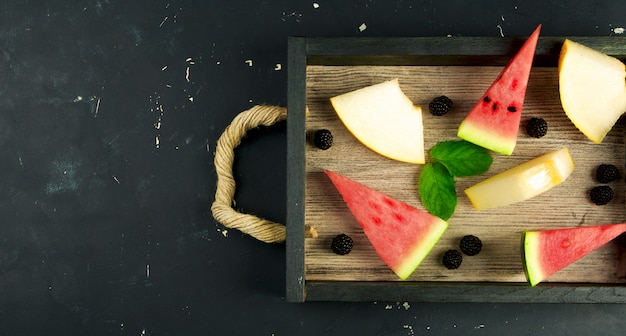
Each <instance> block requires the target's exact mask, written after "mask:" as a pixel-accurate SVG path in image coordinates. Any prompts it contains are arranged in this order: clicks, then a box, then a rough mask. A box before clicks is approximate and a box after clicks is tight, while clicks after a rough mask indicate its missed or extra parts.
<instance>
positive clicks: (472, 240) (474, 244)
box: [459, 235, 483, 256]
mask: <svg viewBox="0 0 626 336" xmlns="http://www.w3.org/2000/svg"><path fill="white" fill-rule="evenodd" d="M459 247H460V248H461V251H462V252H463V253H465V254H467V255H468V256H474V255H477V254H478V253H480V250H481V249H482V248H483V242H482V241H480V238H478V237H476V236H473V235H466V236H463V238H461V242H460V243H459Z"/></svg>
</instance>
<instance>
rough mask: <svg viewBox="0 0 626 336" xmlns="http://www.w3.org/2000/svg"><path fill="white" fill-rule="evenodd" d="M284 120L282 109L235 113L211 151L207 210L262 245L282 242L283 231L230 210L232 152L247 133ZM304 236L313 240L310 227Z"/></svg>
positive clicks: (256, 108)
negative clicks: (211, 194) (213, 178)
mask: <svg viewBox="0 0 626 336" xmlns="http://www.w3.org/2000/svg"><path fill="white" fill-rule="evenodd" d="M285 119H287V109H286V108H284V107H280V106H269V105H257V106H254V107H252V108H251V109H249V110H246V111H243V112H241V113H239V114H238V115H237V116H236V117H235V118H234V119H233V120H232V122H231V123H230V125H228V126H227V127H226V129H225V130H224V132H223V133H222V135H221V136H220V137H219V139H218V140H217V147H216V149H215V161H214V163H215V171H216V173H217V186H216V191H215V201H214V202H213V205H212V206H211V211H212V212H213V217H214V218H215V219H216V220H217V221H218V222H220V223H222V224H223V225H224V226H226V227H228V228H232V229H237V230H239V231H241V232H243V233H245V234H249V235H251V236H252V237H254V238H256V239H258V240H260V241H263V242H266V243H283V242H285V238H286V227H285V226H284V225H282V224H278V223H275V222H272V221H270V220H266V219H263V218H259V217H257V216H254V215H250V214H244V213H240V212H237V211H236V210H235V209H234V208H233V204H234V197H235V188H236V185H235V178H234V177H233V162H234V160H235V148H236V147H237V146H239V144H240V143H241V140H242V139H243V137H244V136H245V135H246V133H247V132H248V131H249V130H251V129H254V128H257V127H260V126H271V125H274V124H275V123H277V122H279V121H283V120H285ZM305 234H306V235H307V236H309V237H316V236H317V233H316V232H315V229H313V228H312V227H307V228H306V229H305Z"/></svg>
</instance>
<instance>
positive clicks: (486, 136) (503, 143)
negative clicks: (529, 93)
mask: <svg viewBox="0 0 626 336" xmlns="http://www.w3.org/2000/svg"><path fill="white" fill-rule="evenodd" d="M540 30H541V25H539V26H537V28H536V29H535V31H533V33H532V34H531V35H530V37H529V38H528V39H527V40H526V42H524V44H523V45H522V47H521V48H520V49H519V50H518V52H517V54H515V56H514V57H513V58H512V59H511V60H510V61H509V63H508V64H507V65H506V66H505V67H504V69H502V71H501V72H500V75H499V76H498V77H497V78H496V79H495V80H494V82H493V83H491V85H490V86H489V88H487V90H486V91H485V93H484V94H483V96H482V97H481V98H480V99H479V100H478V102H477V103H476V105H474V107H473V108H472V110H471V111H470V112H469V114H468V115H467V117H466V118H465V119H464V120H463V121H462V122H461V124H460V125H459V128H458V132H457V136H458V137H459V138H461V139H463V140H466V141H469V142H471V143H474V144H476V145H478V146H481V147H484V148H486V149H490V150H492V151H494V152H498V153H500V154H504V155H511V154H513V151H514V149H515V145H516V144H517V136H518V133H519V124H520V121H521V114H522V110H523V106H524V98H525V96H526V89H527V87H528V79H529V77H530V71H531V69H532V62H533V59H534V55H535V49H536V47H537V40H538V39H539V32H540ZM486 98H489V99H490V100H491V102H490V100H485V99H486ZM485 104H486V105H485ZM509 104H513V107H516V109H517V111H513V112H511V111H509V110H508V108H507V106H508V105H509ZM486 106H490V107H492V108H493V110H492V109H491V108H489V107H486ZM486 120H489V121H486Z"/></svg>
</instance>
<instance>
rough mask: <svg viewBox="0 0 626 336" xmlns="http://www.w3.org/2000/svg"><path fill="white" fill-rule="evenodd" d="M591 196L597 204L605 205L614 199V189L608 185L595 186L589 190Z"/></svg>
mask: <svg viewBox="0 0 626 336" xmlns="http://www.w3.org/2000/svg"><path fill="white" fill-rule="evenodd" d="M589 198H591V201H592V202H593V203H595V204H596V205H605V204H607V203H609V202H610V201H611V200H612V199H613V189H612V188H611V187H609V186H607V185H600V186H595V187H593V188H592V189H591V191H590V192H589Z"/></svg>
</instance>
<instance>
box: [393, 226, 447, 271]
mask: <svg viewBox="0 0 626 336" xmlns="http://www.w3.org/2000/svg"><path fill="white" fill-rule="evenodd" d="M448 225H449V224H448V222H446V221H444V220H443V219H441V218H439V217H435V216H433V222H431V223H430V224H429V226H430V227H431V230H430V231H429V232H428V234H427V235H426V236H425V237H420V239H419V241H416V247H415V248H414V249H413V250H412V251H410V252H409V253H407V257H406V260H405V261H404V262H403V263H401V264H399V265H398V266H395V267H391V266H390V267H391V269H392V270H393V272H394V273H396V275H397V276H398V277H399V278H400V279H402V280H406V279H407V278H408V277H409V276H410V275H411V274H413V272H415V270H416V269H417V267H419V265H420V264H421V263H422V261H423V260H424V258H426V256H427V255H428V254H429V253H430V251H431V250H432V249H433V247H435V245H436V244H437V242H438V241H439V239H441V236H443V234H444V233H445V232H446V230H447V229H448ZM418 242H421V245H418V244H417V243H418Z"/></svg>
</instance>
